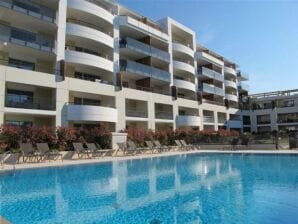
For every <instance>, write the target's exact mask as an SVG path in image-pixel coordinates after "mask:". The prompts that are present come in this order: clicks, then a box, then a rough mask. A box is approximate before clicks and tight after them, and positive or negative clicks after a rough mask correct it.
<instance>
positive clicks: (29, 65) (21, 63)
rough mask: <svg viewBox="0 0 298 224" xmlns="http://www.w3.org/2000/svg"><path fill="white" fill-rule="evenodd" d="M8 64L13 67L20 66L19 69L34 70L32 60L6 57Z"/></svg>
mask: <svg viewBox="0 0 298 224" xmlns="http://www.w3.org/2000/svg"><path fill="white" fill-rule="evenodd" d="M8 66H11V67H15V68H21V69H26V70H30V71H34V70H35V64H34V63H32V62H28V61H22V60H18V59H14V58H9V59H8Z"/></svg>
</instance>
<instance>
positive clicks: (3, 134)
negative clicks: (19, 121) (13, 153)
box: [0, 125, 22, 150]
mask: <svg viewBox="0 0 298 224" xmlns="http://www.w3.org/2000/svg"><path fill="white" fill-rule="evenodd" d="M21 132H22V130H21V129H20V128H19V127H16V126H12V125H2V126H1V127H0V140H1V141H2V143H1V145H2V146H1V148H2V147H3V148H2V149H5V150H13V149H17V148H19V142H20V140H21Z"/></svg>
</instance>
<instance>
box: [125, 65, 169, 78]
mask: <svg viewBox="0 0 298 224" xmlns="http://www.w3.org/2000/svg"><path fill="white" fill-rule="evenodd" d="M120 70H121V71H126V72H130V73H134V74H137V75H141V76H145V77H149V78H153V79H158V80H161V81H165V82H170V81H171V74H170V73H169V72H167V71H164V70H161V69H158V68H154V67H152V66H149V65H144V64H141V63H137V62H135V61H130V60H120Z"/></svg>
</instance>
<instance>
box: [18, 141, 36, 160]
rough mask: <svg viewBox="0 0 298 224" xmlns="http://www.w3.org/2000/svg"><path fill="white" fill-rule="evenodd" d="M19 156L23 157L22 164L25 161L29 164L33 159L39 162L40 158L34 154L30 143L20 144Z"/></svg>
mask: <svg viewBox="0 0 298 224" xmlns="http://www.w3.org/2000/svg"><path fill="white" fill-rule="evenodd" d="M20 149H21V156H22V157H23V162H26V161H27V159H29V161H30V162H31V161H32V160H33V159H36V161H39V160H40V159H41V156H40V155H39V154H37V153H36V151H35V149H34V148H33V146H32V144H31V143H20Z"/></svg>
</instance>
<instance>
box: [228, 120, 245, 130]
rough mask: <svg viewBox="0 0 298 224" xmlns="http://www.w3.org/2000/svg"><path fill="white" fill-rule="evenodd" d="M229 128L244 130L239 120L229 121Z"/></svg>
mask: <svg viewBox="0 0 298 224" xmlns="http://www.w3.org/2000/svg"><path fill="white" fill-rule="evenodd" d="M227 126H228V127H229V128H237V129H240V128H242V122H241V121H239V120H228V121H227Z"/></svg>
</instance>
